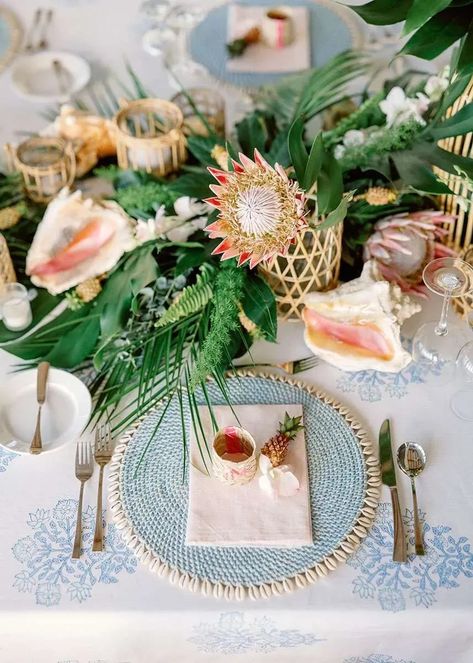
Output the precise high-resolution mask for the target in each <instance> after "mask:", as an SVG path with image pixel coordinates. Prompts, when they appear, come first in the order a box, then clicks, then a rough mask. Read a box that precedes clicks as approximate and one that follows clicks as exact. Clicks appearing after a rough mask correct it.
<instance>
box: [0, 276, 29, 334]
mask: <svg viewBox="0 0 473 663" xmlns="http://www.w3.org/2000/svg"><path fill="white" fill-rule="evenodd" d="M0 313H1V318H2V320H3V324H4V325H5V327H6V328H7V329H9V330H10V331H21V330H23V329H26V328H27V327H29V325H30V324H31V322H32V320H33V315H32V313H31V305H30V300H29V297H28V290H27V289H26V288H25V286H24V285H21V283H7V284H6V285H5V286H4V287H3V289H2V290H1V292H0Z"/></svg>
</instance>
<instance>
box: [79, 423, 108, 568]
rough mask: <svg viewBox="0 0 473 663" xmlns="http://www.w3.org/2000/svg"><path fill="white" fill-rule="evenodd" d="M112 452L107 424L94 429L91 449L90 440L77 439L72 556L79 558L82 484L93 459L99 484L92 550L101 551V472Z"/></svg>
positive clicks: (90, 469)
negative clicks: (93, 442) (74, 524)
mask: <svg viewBox="0 0 473 663" xmlns="http://www.w3.org/2000/svg"><path fill="white" fill-rule="evenodd" d="M112 454H113V442H112V436H111V432H110V426H109V425H108V424H102V425H100V426H97V428H96V429H95V444H94V448H93V450H92V446H91V444H90V442H89V441H88V440H87V441H84V440H79V442H78V444H77V452H76V477H77V479H78V480H79V481H80V493H79V504H78V506H77V523H76V533H75V537H74V546H73V549H72V558H73V559H79V557H80V553H81V538H82V499H83V495H84V485H85V483H86V482H87V481H88V480H89V479H90V478H91V477H92V475H93V473H94V461H95V463H97V465H98V466H99V467H100V475H99V485H98V490H97V514H96V518H95V533H94V542H93V545H92V550H93V551H94V552H101V551H103V547H104V538H103V510H102V508H103V507H102V496H103V474H104V469H105V466H106V465H107V464H108V463H109V461H110V459H111V457H112Z"/></svg>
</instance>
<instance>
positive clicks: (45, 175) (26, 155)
mask: <svg viewBox="0 0 473 663" xmlns="http://www.w3.org/2000/svg"><path fill="white" fill-rule="evenodd" d="M5 149H6V151H7V155H8V157H9V160H10V165H11V167H12V168H13V169H14V170H16V171H18V172H19V173H21V176H22V177H23V182H24V186H25V191H26V194H27V196H28V197H29V198H31V200H33V201H35V202H38V203H47V202H49V201H50V200H51V199H52V198H54V196H55V195H56V194H58V193H59V191H60V190H61V189H62V188H64V187H65V186H69V185H70V184H72V182H73V181H74V177H75V174H76V159H75V154H74V148H73V146H72V144H71V143H69V142H68V141H65V140H63V139H62V138H56V137H49V136H34V137H32V138H28V139H27V140H25V141H24V142H23V143H21V144H20V145H18V146H17V147H13V146H12V145H9V144H7V145H6V146H5Z"/></svg>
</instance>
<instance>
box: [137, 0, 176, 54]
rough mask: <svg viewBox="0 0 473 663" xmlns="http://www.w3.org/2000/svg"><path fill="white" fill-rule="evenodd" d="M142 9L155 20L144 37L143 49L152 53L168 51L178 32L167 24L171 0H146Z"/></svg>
mask: <svg viewBox="0 0 473 663" xmlns="http://www.w3.org/2000/svg"><path fill="white" fill-rule="evenodd" d="M140 10H141V12H142V13H143V14H145V16H147V17H148V18H149V19H151V20H152V21H153V24H154V26H153V28H151V29H150V30H148V31H147V32H145V34H144V35H143V39H142V46H143V49H144V50H145V51H146V52H147V53H149V54H150V55H154V56H159V55H163V54H164V53H166V51H167V50H168V49H169V47H170V46H171V44H172V43H173V41H174V39H175V37H176V33H175V31H174V30H173V29H172V28H170V27H169V26H168V25H166V18H167V16H168V15H169V13H170V11H171V3H170V1H169V0H145V2H143V3H142V5H141V7H140Z"/></svg>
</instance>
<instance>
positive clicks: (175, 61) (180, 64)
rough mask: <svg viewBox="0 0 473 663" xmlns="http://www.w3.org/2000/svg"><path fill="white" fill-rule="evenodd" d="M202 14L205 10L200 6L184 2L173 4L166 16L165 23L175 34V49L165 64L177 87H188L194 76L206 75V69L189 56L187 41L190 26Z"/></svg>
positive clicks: (201, 17)
mask: <svg viewBox="0 0 473 663" xmlns="http://www.w3.org/2000/svg"><path fill="white" fill-rule="evenodd" d="M204 16H205V11H204V10H203V8H202V7H199V6H195V5H194V6H192V5H186V4H176V5H174V6H173V7H172V9H171V11H170V12H169V14H168V16H167V19H166V22H167V25H168V26H169V27H170V28H171V29H173V30H174V31H175V34H176V42H177V49H176V50H175V51H174V53H173V57H172V58H169V59H168V62H167V63H166V65H167V68H168V70H169V72H170V74H171V77H172V79H173V80H172V83H173V84H174V85H175V86H176V87H177V88H178V89H181V88H182V87H189V85H191V84H192V82H193V81H195V79H196V78H203V77H205V76H206V75H207V69H206V68H205V67H203V66H202V65H200V64H198V63H197V62H194V61H193V60H192V58H191V57H190V55H189V43H188V42H189V36H190V33H191V31H192V28H194V27H195V26H196V25H197V23H199V22H200V21H201V20H202V19H203V18H204Z"/></svg>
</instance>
